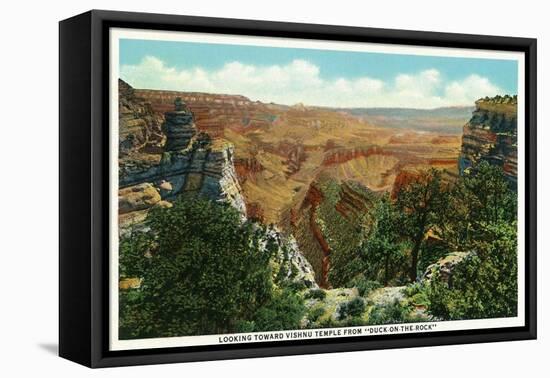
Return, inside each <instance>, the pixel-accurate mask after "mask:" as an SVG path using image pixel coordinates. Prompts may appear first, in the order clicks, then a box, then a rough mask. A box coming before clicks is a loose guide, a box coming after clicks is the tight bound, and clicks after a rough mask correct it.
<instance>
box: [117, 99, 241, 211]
mask: <svg viewBox="0 0 550 378" xmlns="http://www.w3.org/2000/svg"><path fill="white" fill-rule="evenodd" d="M162 129H163V130H164V131H165V132H166V145H165V147H164V153H163V155H162V159H160V161H159V162H154V161H153V162H149V163H147V162H140V164H135V162H134V161H126V160H122V161H121V162H120V164H119V187H120V192H119V194H120V196H121V201H123V203H124V204H126V203H128V206H126V205H124V207H123V209H124V211H126V210H128V211H131V210H130V209H135V210H138V208H139V210H142V209H143V208H144V207H146V205H152V203H150V202H151V201H150V200H149V201H142V202H140V203H139V206H137V207H138V208H137V207H136V206H133V207H132V206H131V205H130V201H129V200H128V199H127V198H126V197H127V193H135V192H134V188H142V187H143V185H145V184H144V183H150V184H147V185H151V187H152V186H154V187H155V189H154V190H155V191H158V194H159V195H158V197H159V198H157V197H155V199H158V200H159V201H160V199H163V200H171V199H173V198H174V197H175V196H176V195H178V194H180V193H193V194H198V195H203V196H206V197H208V198H210V199H213V200H216V201H223V202H228V203H230V204H231V205H232V206H234V207H235V208H236V209H237V210H239V212H241V214H243V217H244V216H245V214H246V208H245V204H244V200H243V197H242V194H241V187H240V185H239V182H238V180H237V175H236V172H235V167H234V165H233V146H232V145H231V144H229V143H227V142H225V141H222V140H216V141H212V140H211V139H210V138H209V136H208V135H206V134H204V133H197V130H196V127H195V125H194V118H193V114H192V113H191V111H190V110H189V109H188V108H187V107H186V105H185V103H184V102H183V101H182V100H181V99H177V100H176V101H175V110H173V111H170V112H167V113H166V121H165V122H164V124H163V126H162ZM140 185H142V186H140ZM150 191H151V189H150V187H149V186H147V192H148V194H151V193H149V192H150ZM134 196H135V194H134ZM134 202H135V201H134ZM157 202H158V201H157ZM132 203H133V202H132Z"/></svg>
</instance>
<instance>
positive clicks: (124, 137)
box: [118, 79, 164, 156]
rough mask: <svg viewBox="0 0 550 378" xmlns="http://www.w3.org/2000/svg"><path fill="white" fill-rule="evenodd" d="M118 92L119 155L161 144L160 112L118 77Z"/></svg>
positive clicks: (161, 118)
mask: <svg viewBox="0 0 550 378" xmlns="http://www.w3.org/2000/svg"><path fill="white" fill-rule="evenodd" d="M118 94H119V96H118V108H119V113H118V114H119V153H120V155H121V156H124V155H127V154H129V153H131V152H133V151H136V150H140V149H142V148H146V147H158V146H160V145H162V143H163V141H164V135H163V134H162V132H161V125H162V122H163V117H162V114H159V113H158V112H156V111H154V110H153V108H152V106H151V104H150V103H149V102H147V101H146V100H144V99H143V98H140V97H138V96H137V95H136V93H135V90H134V88H132V87H131V86H130V85H128V84H127V83H126V82H124V81H122V80H120V79H119V81H118Z"/></svg>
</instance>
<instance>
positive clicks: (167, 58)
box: [119, 39, 517, 108]
mask: <svg viewBox="0 0 550 378" xmlns="http://www.w3.org/2000/svg"><path fill="white" fill-rule="evenodd" d="M119 56H120V72H121V77H122V79H124V80H126V81H128V82H129V83H130V84H131V85H133V86H134V87H137V88H151V89H172V90H181V91H201V92H214V93H229V94H241V95H244V96H247V97H250V98H251V99H252V100H261V101H264V102H276V103H283V104H288V105H291V104H294V103H297V102H302V103H305V104H307V105H325V106H340V107H355V106H365V107H368V106H392V107H394V106H395V107H421V108H430V107H438V106H452V105H471V104H472V103H473V101H475V99H477V98H479V97H483V96H486V95H489V96H492V95H496V94H505V93H509V94H515V93H517V63H516V62H515V61H511V60H496V59H475V58H454V57H433V56H418V55H397V54H383V53H367V52H350V51H329V50H313V49H298V48H280V47H260V46H242V45H221V44H208V43H193V42H171V41H170V42H169V41H147V40H129V39H122V40H120V54H119Z"/></svg>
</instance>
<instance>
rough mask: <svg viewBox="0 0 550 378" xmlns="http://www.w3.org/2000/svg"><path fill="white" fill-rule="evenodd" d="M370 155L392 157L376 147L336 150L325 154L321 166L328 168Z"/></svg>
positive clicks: (388, 152) (389, 152)
mask: <svg viewBox="0 0 550 378" xmlns="http://www.w3.org/2000/svg"><path fill="white" fill-rule="evenodd" d="M372 155H386V156H392V155H394V153H393V152H391V151H388V150H385V149H383V148H382V147H378V146H374V147H368V148H350V149H338V150H335V151H332V152H329V153H327V155H326V156H325V158H324V160H323V165H324V166H329V165H334V164H342V163H345V162H347V161H350V160H353V159H357V158H360V157H369V156H372Z"/></svg>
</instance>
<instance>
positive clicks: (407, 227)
mask: <svg viewBox="0 0 550 378" xmlns="http://www.w3.org/2000/svg"><path fill="white" fill-rule="evenodd" d="M445 197H446V194H445V190H444V188H443V184H442V182H441V173H440V172H439V171H437V170H434V169H432V170H430V171H427V172H422V173H421V174H420V175H419V176H418V177H417V178H415V179H414V180H412V181H411V182H410V183H408V184H407V185H405V186H404V187H403V188H401V190H399V192H398V194H397V201H396V206H397V208H398V209H399V211H400V213H401V229H402V233H403V234H404V235H405V236H406V237H408V238H409V240H410V242H411V244H412V247H411V251H410V258H411V262H410V268H409V279H410V280H411V281H415V280H416V276H417V269H418V257H419V253H420V249H421V247H422V242H423V240H424V237H425V236H426V233H427V232H428V231H429V230H430V229H433V228H434V227H436V226H438V225H439V223H440V222H441V214H442V213H443V211H444V209H445V203H446V202H445Z"/></svg>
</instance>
